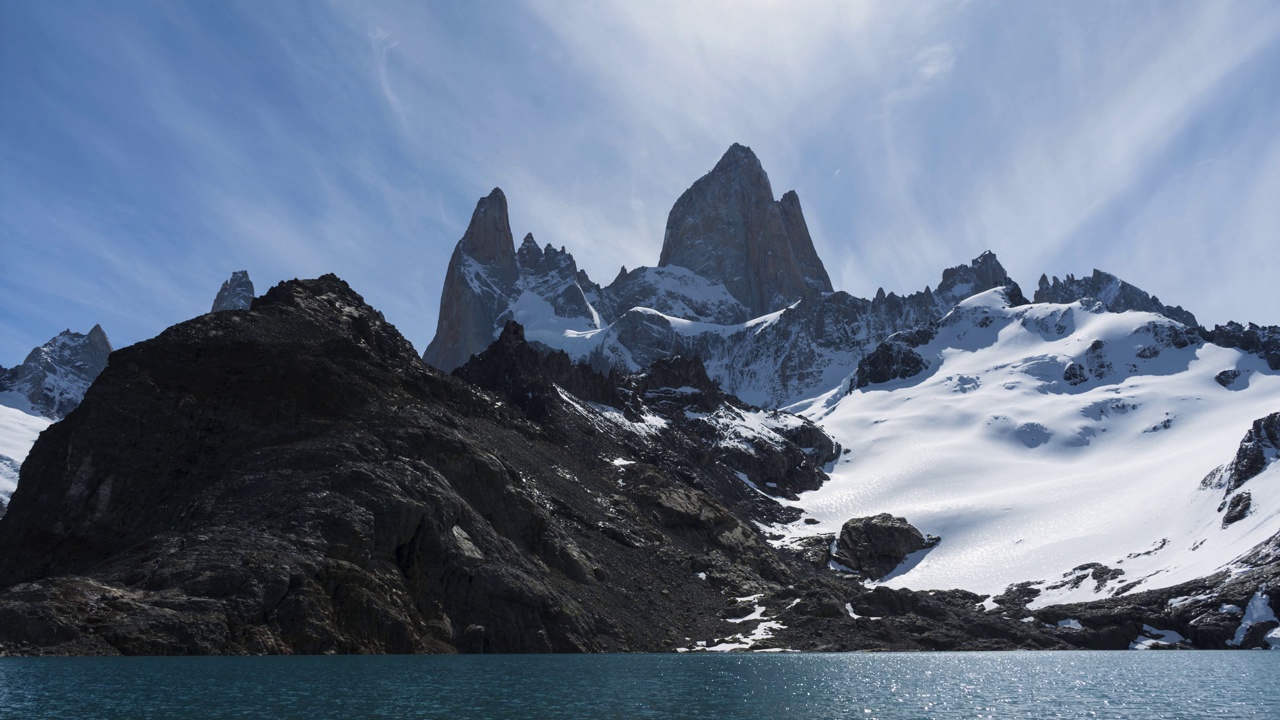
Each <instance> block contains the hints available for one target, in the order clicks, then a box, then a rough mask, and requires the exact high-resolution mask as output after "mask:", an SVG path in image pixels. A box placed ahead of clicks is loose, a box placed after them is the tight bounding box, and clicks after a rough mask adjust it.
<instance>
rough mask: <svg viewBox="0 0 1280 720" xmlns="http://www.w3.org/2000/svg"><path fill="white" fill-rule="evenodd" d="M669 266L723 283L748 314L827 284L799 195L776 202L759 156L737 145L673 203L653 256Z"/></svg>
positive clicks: (775, 307) (764, 310)
mask: <svg viewBox="0 0 1280 720" xmlns="http://www.w3.org/2000/svg"><path fill="white" fill-rule="evenodd" d="M668 265H678V266H680V267H684V268H688V269H689V270H692V271H693V272H694V273H696V274H698V275H701V276H702V277H704V278H707V279H708V280H711V281H712V282H716V283H721V284H723V285H724V286H725V288H726V289H728V291H729V293H730V294H731V295H732V296H733V297H734V298H736V299H737V300H738V302H740V303H742V304H743V305H744V306H746V308H747V309H748V310H749V311H750V312H751V315H752V316H753V317H756V316H759V315H764V314H765V313H770V312H773V311H775V310H781V309H782V308H784V307H786V306H787V305H790V304H791V303H793V302H795V301H796V300H797V299H799V298H800V297H802V296H803V295H805V294H806V293H807V292H812V291H815V290H817V291H823V292H830V291H831V289H832V288H831V279H830V277H828V276H827V271H826V268H824V267H823V265H822V260H821V259H820V258H819V257H818V253H817V251H816V250H814V248H813V240H812V239H811V238H810V237H809V228H808V226H807V225H806V224H805V221H804V213H803V212H801V210H800V198H799V197H798V196H797V195H796V193H795V191H789V192H787V193H786V194H784V195H783V196H782V199H781V200H776V201H775V200H774V199H773V188H772V187H771V186H770V185H769V176H768V175H767V174H765V171H764V168H763V167H761V165H760V160H759V159H758V158H756V155H755V153H753V152H751V148H749V147H746V146H743V145H738V144H737V143H735V144H734V145H732V146H731V147H730V148H729V150H728V151H727V152H726V153H725V154H724V156H723V157H721V158H720V162H718V163H716V166H715V167H714V168H712V170H711V172H709V173H707V174H706V175H703V176H702V177H701V178H700V179H699V180H698V181H697V182H695V183H694V184H693V186H692V187H690V188H689V189H688V190H685V191H684V194H682V195H681V196H680V199H679V200H677V201H676V204H675V206H674V207H672V208H671V213H670V214H669V215H668V216H667V230H666V234H665V236H664V237H663V241H662V255H661V257H660V258H659V260H658V267H666V266H668Z"/></svg>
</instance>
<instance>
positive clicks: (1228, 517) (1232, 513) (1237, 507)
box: [1222, 490, 1253, 528]
mask: <svg viewBox="0 0 1280 720" xmlns="http://www.w3.org/2000/svg"><path fill="white" fill-rule="evenodd" d="M1252 506H1253V496H1252V495H1250V494H1249V491H1248V490H1245V491H1244V492H1238V493H1236V494H1235V495H1232V496H1231V500H1230V502H1228V503H1227V512H1226V513H1225V514H1224V515H1223V516H1222V527H1224V528H1225V527H1227V526H1228V525H1231V524H1233V523H1236V522H1239V521H1241V520H1243V519H1245V518H1246V517H1248V516H1249V510H1250V509H1251V507H1252Z"/></svg>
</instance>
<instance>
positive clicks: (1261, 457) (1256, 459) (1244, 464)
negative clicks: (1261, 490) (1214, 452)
mask: <svg viewBox="0 0 1280 720" xmlns="http://www.w3.org/2000/svg"><path fill="white" fill-rule="evenodd" d="M1277 459H1280V412H1274V413H1271V414H1270V415H1267V416H1266V417H1262V418H1258V419H1257V420H1254V421H1253V426H1252V427H1250V428H1249V430H1248V432H1246V433H1245V435H1244V438H1243V439H1241V440H1240V447H1239V448H1237V449H1236V456H1235V458H1233V459H1232V460H1231V462H1229V463H1227V464H1226V465H1222V466H1221V467H1218V468H1217V469H1215V470H1214V471H1213V472H1211V473H1209V475H1208V476H1207V477H1205V479H1204V481H1203V482H1202V483H1201V487H1204V488H1213V489H1223V490H1225V497H1226V498H1230V496H1231V494H1232V493H1233V492H1235V491H1236V490H1238V489H1240V487H1241V486H1243V485H1244V484H1245V483H1247V482H1249V481H1250V480H1252V479H1253V478H1255V477H1257V476H1258V475H1260V474H1262V471H1263V470H1266V469H1267V468H1268V467H1269V466H1270V465H1271V464H1272V463H1274V462H1275V461H1276V460H1277ZM1226 502H1227V500H1226V499H1224V500H1223V507H1225V506H1226ZM1219 510H1222V508H1219Z"/></svg>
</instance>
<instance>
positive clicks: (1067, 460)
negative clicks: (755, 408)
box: [773, 289, 1280, 607]
mask: <svg viewBox="0 0 1280 720" xmlns="http://www.w3.org/2000/svg"><path fill="white" fill-rule="evenodd" d="M1086 302H1087V301H1086ZM1181 329H1182V326H1181V325H1179V324H1178V323H1175V322H1174V321H1172V320H1169V319H1167V318H1165V317H1163V316H1160V315H1155V314H1151V313H1143V312H1125V313H1110V312H1102V311H1101V308H1100V307H1097V306H1094V307H1092V308H1089V307H1086V306H1084V305H1082V304H1081V303H1073V304H1070V305H1051V304H1036V305H1030V306H1023V307H1019V308H1008V307H1005V301H1004V297H1003V295H1002V294H1001V291H1000V290H998V289H997V290H993V291H990V292H986V293H981V294H979V295H975V296H973V297H971V298H969V299H968V300H966V301H964V302H962V303H961V304H960V305H958V306H957V307H956V309H955V310H953V311H952V313H951V314H950V315H948V316H947V317H946V318H944V320H943V321H942V322H941V327H940V329H939V331H938V334H937V336H936V337H935V338H934V339H933V340H932V341H931V342H930V343H928V344H927V345H924V346H922V347H920V348H917V352H919V354H920V355H921V356H922V357H923V358H924V359H925V360H926V361H927V362H928V363H929V367H928V368H927V369H926V370H925V371H924V372H922V373H920V374H919V375H917V376H915V377H912V378H909V379H905V380H896V381H892V382H889V383H884V384H880V385H871V386H869V387H866V388H862V389H859V390H854V391H853V392H852V393H850V394H847V395H846V394H845V391H846V388H847V387H848V384H847V383H846V385H845V386H844V387H841V388H839V389H837V390H833V391H831V392H829V393H827V394H826V395H824V396H821V397H819V398H817V399H815V400H814V401H813V402H812V403H810V404H809V405H808V407H807V409H803V410H802V414H804V415H806V416H807V417H809V418H810V419H812V420H814V421H816V422H818V423H819V424H821V425H822V426H823V427H825V428H826V429H827V430H828V432H829V433H831V434H832V435H833V436H834V437H835V439H836V440H837V441H839V442H840V443H841V444H842V445H843V446H844V447H845V448H846V449H848V451H849V452H848V453H847V454H845V455H843V456H842V458H841V460H840V461H838V462H837V463H836V464H835V466H834V468H832V470H831V473H830V474H831V480H830V481H829V482H828V483H827V484H826V485H824V486H823V487H822V488H821V489H819V490H817V491H813V492H810V493H805V494H803V495H802V496H801V498H800V502H799V503H795V504H797V505H798V506H800V507H802V508H803V509H804V510H805V511H806V512H807V514H808V516H810V517H812V518H816V519H817V520H819V521H820V523H819V524H818V525H804V524H802V523H799V522H797V523H795V524H793V525H790V526H786V527H784V528H780V529H781V530H783V531H784V533H785V534H786V536H787V538H788V539H793V538H796V537H800V536H804V535H812V534H815V533H823V532H839V530H840V527H841V525H842V524H843V523H844V521H845V520H848V519H849V518H853V517H859V516H865V515H872V514H877V513H882V512H889V513H892V514H894V515H900V516H903V517H905V518H906V519H907V520H908V521H909V522H911V523H912V524H913V525H915V526H916V527H917V528H919V529H920V530H921V531H922V532H924V533H931V534H934V535H939V536H941V537H942V542H941V544H940V545H938V546H937V547H936V548H934V549H932V550H931V551H928V552H925V553H923V554H921V555H920V556H919V557H915V558H911V559H909V561H908V562H906V563H904V565H903V566H901V567H900V568H899V569H898V570H897V571H895V573H893V574H891V575H890V576H888V577H886V578H884V579H883V580H882V581H881V582H882V583H883V584H885V585H888V586H891V587H910V588H913V589H917V590H923V589H945V588H963V589H966V590H972V591H975V592H979V593H992V594H994V593H999V592H1001V591H1002V590H1004V589H1005V587H1006V586H1008V585H1009V584H1011V583H1016V582H1022V581H1045V584H1046V585H1049V584H1054V582H1055V581H1061V580H1062V579H1063V577H1064V574H1067V573H1070V571H1071V570H1072V569H1073V568H1076V567H1077V566H1079V565H1081V564H1084V563H1088V562H1100V563H1103V564H1105V565H1108V566H1110V567H1117V568H1120V569H1123V570H1124V571H1125V574H1124V576H1123V577H1121V578H1119V579H1118V580H1115V581H1112V582H1111V583H1109V584H1108V585H1107V586H1106V587H1104V588H1102V589H1101V590H1097V589H1095V583H1094V582H1093V581H1092V580H1089V579H1086V580H1085V581H1084V582H1083V583H1079V586H1078V587H1077V588H1076V589H1070V588H1069V587H1063V588H1059V589H1057V590H1045V592H1044V593H1043V594H1042V595H1040V596H1039V597H1038V598H1037V599H1036V601H1035V603H1034V604H1033V607H1034V606H1042V605H1046V604H1052V603H1057V602H1069V601H1079V600H1089V599H1096V598H1098V597H1102V596H1107V595H1110V594H1111V593H1112V592H1114V591H1115V590H1116V589H1117V588H1118V587H1119V586H1122V585H1125V584H1127V583H1131V582H1134V581H1141V583H1140V584H1139V585H1137V586H1136V588H1133V589H1134V590H1135V591H1141V590H1146V589H1151V588H1156V587H1163V586H1169V585H1173V584H1177V583H1179V582H1183V581H1187V580H1192V579H1195V578H1198V577H1203V576H1206V575H1209V574H1212V573H1214V572H1215V571H1217V570H1219V569H1221V568H1224V567H1230V566H1231V564H1232V562H1233V561H1234V560H1236V559H1237V558H1239V557H1240V556H1241V555H1243V554H1245V553H1246V552H1248V551H1249V550H1250V549H1252V548H1253V547H1254V546H1256V545H1257V544H1259V543H1261V542H1263V541H1265V540H1267V539H1268V538H1269V537H1271V536H1272V535H1274V534H1275V533H1276V532H1277V531H1280V463H1273V464H1272V465H1271V466H1270V467H1269V468H1268V469H1267V470H1266V471H1264V472H1263V473H1262V474H1261V475H1259V476H1257V477H1255V478H1253V479H1252V480H1250V481H1249V482H1248V483H1246V484H1245V485H1244V487H1243V488H1242V489H1243V490H1248V491H1249V492H1250V493H1251V495H1252V498H1253V511H1252V513H1251V514H1250V515H1249V516H1247V517H1245V518H1244V519H1243V520H1240V521H1238V522H1236V523H1234V524H1232V525H1230V526H1229V527H1227V528H1225V529H1223V528H1222V527H1221V520H1222V514H1221V513H1220V512H1218V505H1219V503H1220V502H1221V501H1222V499H1223V490H1222V489H1216V490H1215V489H1202V488H1201V481H1202V480H1203V479H1204V478H1205V476H1206V475H1208V474H1209V473H1210V472H1211V471H1213V470H1214V469H1215V468H1217V467H1218V466H1220V465H1223V464H1226V463H1229V462H1230V461H1231V460H1232V458H1233V457H1234V456H1235V453H1236V450H1237V447H1238V445H1239V443H1240V441H1241V439H1242V438H1243V437H1244V435H1245V433H1246V431H1248V430H1249V428H1250V425H1251V424H1252V422H1253V420H1255V419H1257V418H1261V417H1264V416H1266V415H1267V414H1269V413H1272V412H1276V411H1278V410H1280V377H1278V376H1277V374H1276V373H1274V372H1272V371H1270V370H1269V369H1268V368H1267V366H1266V364H1265V363H1264V362H1263V361H1262V360H1261V359H1259V358H1257V357H1255V356H1252V355H1247V354H1244V353H1241V352H1239V351H1236V350H1230V349H1225V348H1220V347H1217V346H1214V345H1208V344H1200V343H1199V342H1197V343H1194V344H1191V345H1189V346H1186V347H1183V348H1181V349H1179V348H1177V347H1174V346H1173V344H1170V342H1169V337H1170V336H1176V335H1177V333H1178V331H1179V330H1181ZM1097 341H1102V344H1101V345H1100V346H1099V345H1097V344H1096V343H1097ZM1091 348H1093V350H1092V351H1091ZM1073 362H1074V363H1078V364H1079V365H1080V366H1081V367H1082V368H1088V370H1089V373H1088V375H1087V379H1086V380H1085V381H1084V382H1081V383H1079V384H1077V385H1071V384H1069V383H1068V382H1067V381H1065V380H1064V371H1066V369H1067V367H1068V366H1069V365H1070V363H1073ZM1232 369H1234V370H1238V371H1240V376H1239V378H1238V379H1237V380H1236V381H1235V382H1234V383H1232V384H1231V385H1230V388H1229V389H1228V388H1227V387H1223V386H1222V385H1221V384H1219V383H1218V382H1217V381H1215V376H1216V375H1218V373H1220V372H1222V371H1224V370H1232ZM1095 371H1096V372H1095ZM1099 376H1100V377H1099ZM773 529H779V528H773ZM785 541H786V540H784V542H785ZM912 561H914V563H913V562H912Z"/></svg>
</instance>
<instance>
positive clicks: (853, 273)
mask: <svg viewBox="0 0 1280 720" xmlns="http://www.w3.org/2000/svg"><path fill="white" fill-rule="evenodd" d="M748 5H752V4H749V3H744V2H740V1H735V2H721V1H719V0H716V1H707V2H696V3H690V2H677V1H674V0H646V2H622V1H619V2H611V3H606V2H599V3H565V2H560V1H559V0H545V1H544V0H528V1H527V2H496V1H495V2H461V1H460V2H448V1H441V2H429V3H428V2H404V3H397V2H385V3H382V2H358V3H357V2H327V1H325V0H306V1H303V2H286V1H285V0H272V1H271V2H261V1H258V0H255V1H253V2H236V1H234V0H231V1H221V2H194V1H193V2H177V1H174V0H166V1H164V2H155V3H148V2H134V1H132V0H119V1H117V2H110V3H103V2H75V1H74V0H59V1H58V2H43V1H38V0H9V1H8V2H3V3H0V93H3V96H2V97H3V101H0V245H2V249H0V364H4V365H12V364H13V363H16V362H18V361H20V360H21V359H22V357H23V356H24V355H25V354H26V352H27V351H28V350H29V349H30V348H31V347H33V346H34V345H37V344H39V343H41V342H43V341H44V340H46V339H48V338H49V337H51V336H52V335H54V334H55V333H57V332H58V331H60V330H62V329H64V328H67V327H70V328H72V329H76V330H79V331H82V332H83V331H87V330H88V329H89V328H90V327H91V326H92V325H93V324H94V323H95V322H98V323H101V324H102V325H103V327H104V328H105V329H106V331H107V333H108V335H109V336H110V337H111V338H112V340H113V341H114V342H115V343H116V345H117V346H121V345H125V344H129V343H132V342H136V341H139V340H142V339H145V338H147V337H151V336H153V335H155V334H156V333H158V332H159V331H160V330H162V329H163V328H164V327H166V326H168V325H171V324H173V323H176V322H179V321H182V320H184V319H187V318H190V317H193V316H195V315H198V314H200V313H202V312H205V311H207V310H208V309H209V305H210V303H211V302H212V299H213V296H214V294H215V293H216V291H217V288H218V286H219V284H220V283H221V282H222V280H223V279H225V278H226V277H227V276H228V275H229V274H230V273H231V271H233V270H237V269H242V268H243V269H248V270H249V272H250V275H251V277H252V278H253V280H254V283H255V285H256V286H257V288H258V291H259V292H262V291H264V290H265V289H266V288H267V287H268V286H270V285H271V284H274V283H276V282H278V281H280V280H283V279H288V278H293V277H310V276H315V275H319V274H321V273H324V272H336V273H337V274H339V275H340V276H341V277H343V278H344V279H346V280H348V281H349V282H350V283H351V284H352V286H353V287H355V289H356V290H357V291H359V292H361V293H362V294H363V295H364V296H365V298H366V299H367V300H369V301H370V302H371V303H372V304H373V305H374V306H375V307H378V308H379V309H381V310H383V311H384V312H385V313H386V315H387V317H388V319H390V320H391V321H392V322H394V323H395V324H396V325H397V326H398V327H399V328H400V330H401V332H403V333H404V334H405V335H406V336H407V337H408V338H409V339H410V340H412V341H413V342H414V344H415V345H416V346H418V348H419V349H421V348H422V347H424V346H425V345H426V343H427V342H428V341H429V340H430V337H431V334H432V332H433V331H434V327H435V320H436V313H437V305H438V302H439V293H440V288H441V283H442V280H443V274H444V269H445V265H446V263H447V262H448V258H449V254H450V252H452V249H453V246H454V244H455V243H456V242H457V240H458V238H459V237H460V236H461V234H462V231H463V230H464V229H465V225H466V222H467V220H468V219H469V217H470V214H471V210H472V208H473V207H474V204H475V201H476V200H477V199H478V198H479V197H481V196H482V195H484V194H486V193H487V192H488V191H489V190H490V189H491V188H493V187H495V186H499V187H502V188H503V189H504V190H505V191H506V194H507V197H508V200H509V202H510V208H511V216H512V217H511V220H512V226H513V229H514V230H515V232H516V233H517V239H518V238H519V237H520V236H521V235H523V233H524V232H526V231H531V232H533V233H534V236H535V237H536V238H537V239H538V240H539V242H542V243H546V242H550V243H553V244H555V245H557V246H560V245H564V246H566V247H567V248H568V249H569V250H570V251H571V252H573V253H574V255H575V256H576V258H577V260H578V263H579V265H580V266H581V267H583V268H585V269H586V270H587V271H588V273H590V274H591V276H592V277H593V278H594V279H596V280H598V281H601V282H608V281H609V280H611V279H612V278H613V276H614V275H615V274H616V273H617V270H618V267H619V266H620V265H626V266H628V267H634V266H637V265H644V264H654V263H656V261H657V258H658V252H659V249H660V247H661V243H662V231H663V226H664V224H665V221H666V214H667V212H668V210H669V209H670V207H671V205H672V204H673V203H674V201H675V200H676V198H677V197H678V196H679V194H680V193H681V192H682V191H683V190H684V189H685V188H686V187H688V186H689V185H690V184H691V183H692V182H693V181H694V180H695V179H696V178H698V177H699V176H700V175H701V174H702V173H704V172H706V171H707V170H708V169H710V168H711V166H712V165H714V164H715V162H716V160H717V159H718V158H719V157H720V155H721V153H723V152H724V150H725V149H726V148H727V147H728V146H729V144H731V143H733V142H741V143H743V144H746V145H750V146H751V147H752V148H753V149H754V150H755V151H756V153H757V155H759V157H760V159H761V161H762V162H763V164H764V166H765V169H766V170H767V171H768V172H769V174H770V178H771V179H772V182H773V186H774V191H775V193H776V194H778V195H781V194H782V192H783V191H785V190H787V189H792V188H794V189H796V190H797V191H798V192H799V195H800V199H801V203H802V205H803V207H804V210H805V216H806V218H807V220H808V222H809V226H810V229H811V231H812V233H813V235H814V239H815V243H816V245H817V247H818V251H819V253H820V254H821V255H822V257H823V259H824V260H825V262H826V264H827V267H828V270H829V272H830V274H831V276H832V280H833V282H834V284H835V286H836V287H837V288H838V289H843V290H847V291H849V292H852V293H854V294H857V295H862V296H870V295H871V294H873V293H874V292H875V291H876V288H877V287H881V286H882V287H884V288H885V289H886V290H895V291H899V292H910V291H914V290H918V289H921V288H923V287H924V286H925V285H926V284H929V285H936V284H937V281H938V278H939V276H940V273H941V270H942V268H944V267H946V266H948V265H954V264H958V263H961V262H966V261H968V260H969V259H970V258H972V257H974V256H976V255H978V254H979V253H980V252H982V251H983V250H986V249H991V250H994V251H995V252H996V253H997V254H998V255H999V257H1000V259H1001V260H1002V262H1003V263H1004V264H1005V266H1006V267H1007V268H1008V269H1009V270H1010V272H1011V273H1012V274H1013V276H1014V277H1015V279H1017V280H1018V281H1019V282H1020V283H1022V284H1023V286H1024V288H1026V289H1028V290H1030V289H1031V288H1033V287H1034V285H1035V282H1036V279H1037V278H1038V277H1039V275H1040V273H1041V272H1048V273H1049V274H1050V275H1055V274H1056V275H1060V276H1061V275H1065V274H1066V273H1075V274H1077V275H1080V274H1086V273H1088V272H1090V271H1091V270H1092V269H1093V268H1094V267H1098V268H1101V269H1104V270H1108V271H1111V272H1114V273H1116V274H1117V275H1119V276H1121V277H1123V278H1125V279H1127V280H1129V281H1130V282H1133V283H1134V284H1136V285H1138V286H1140V287H1142V288H1144V289H1147V290H1148V291H1151V292H1154V293H1155V294H1157V295H1158V296H1159V297H1160V298H1161V299H1162V300H1164V301H1165V302H1169V303H1178V304H1182V305H1184V306H1185V307H1187V308H1188V309H1190V310H1192V311H1193V312H1195V313H1196V314H1197V316H1198V318H1199V319H1200V320H1201V322H1204V323H1208V324H1212V323H1215V322H1224V321H1226V320H1228V319H1236V320H1241V321H1246V320H1252V321H1255V322H1260V323H1264V324H1280V292H1277V290H1276V278H1277V277H1280V122H1277V118H1280V4H1276V3H1270V2H1262V1H1255V0H1241V1H1240V2H1124V3H1119V2H1117V3H1102V2H1088V3H1081V2H1062V3H1047V2H1046V3H1027V2H1007V3H1005V2H981V1H977V0H975V1H972V2H940V3H924V2H920V3H914V2H913V3H902V2H896V1H888V2H761V3H755V4H753V5H755V7H750V8H749V7H748Z"/></svg>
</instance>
